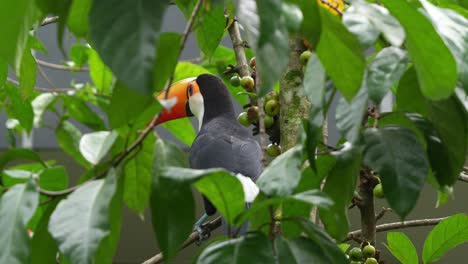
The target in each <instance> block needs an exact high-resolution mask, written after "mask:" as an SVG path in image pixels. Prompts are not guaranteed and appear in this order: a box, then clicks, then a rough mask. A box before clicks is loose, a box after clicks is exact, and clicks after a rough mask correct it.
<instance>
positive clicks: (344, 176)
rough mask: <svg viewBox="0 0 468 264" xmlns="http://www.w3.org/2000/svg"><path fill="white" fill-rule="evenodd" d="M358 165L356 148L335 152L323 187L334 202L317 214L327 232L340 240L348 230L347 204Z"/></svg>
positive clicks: (359, 156) (359, 162) (355, 181)
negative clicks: (334, 160)
mask: <svg viewBox="0 0 468 264" xmlns="http://www.w3.org/2000/svg"><path fill="white" fill-rule="evenodd" d="M360 167H361V155H360V153H359V152H358V151H357V150H356V149H354V148H351V149H345V150H343V151H341V152H339V153H337V156H336V163H335V166H334V167H333V169H332V170H331V171H330V173H329V175H328V177H327V181H326V182H325V186H324V187H323V192H324V193H325V194H326V195H328V196H329V197H330V198H331V199H332V201H333V202H334V204H333V205H332V206H331V208H330V209H320V210H319V215H320V219H321V220H322V222H323V224H324V226H325V229H326V230H327V232H328V233H329V234H330V235H331V236H332V237H333V238H335V239H336V240H342V239H343V238H344V237H345V236H346V234H347V233H348V230H349V221H348V214H347V211H348V204H349V203H350V201H351V199H352V198H353V195H354V190H355V188H356V183H357V179H358V176H359V169H360Z"/></svg>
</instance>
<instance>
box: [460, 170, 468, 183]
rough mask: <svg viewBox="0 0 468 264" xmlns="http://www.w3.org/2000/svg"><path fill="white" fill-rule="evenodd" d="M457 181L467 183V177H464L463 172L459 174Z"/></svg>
mask: <svg viewBox="0 0 468 264" xmlns="http://www.w3.org/2000/svg"><path fill="white" fill-rule="evenodd" d="M458 180H460V181H462V182H468V175H465V174H464V173H463V172H462V173H460V176H458Z"/></svg>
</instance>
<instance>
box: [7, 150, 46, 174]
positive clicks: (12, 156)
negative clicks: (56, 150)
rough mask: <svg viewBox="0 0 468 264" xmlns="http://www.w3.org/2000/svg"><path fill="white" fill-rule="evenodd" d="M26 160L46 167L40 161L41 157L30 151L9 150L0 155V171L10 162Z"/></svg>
mask: <svg viewBox="0 0 468 264" xmlns="http://www.w3.org/2000/svg"><path fill="white" fill-rule="evenodd" d="M18 159H26V160H32V161H37V162H39V163H40V164H41V165H42V166H43V167H48V165H47V164H46V163H45V162H44V161H43V160H42V158H41V156H39V154H37V153H36V152H34V151H33V150H30V149H10V150H7V151H5V152H3V153H2V154H1V155H0V169H3V167H4V166H5V165H6V164H8V163H9V162H11V161H14V160H18Z"/></svg>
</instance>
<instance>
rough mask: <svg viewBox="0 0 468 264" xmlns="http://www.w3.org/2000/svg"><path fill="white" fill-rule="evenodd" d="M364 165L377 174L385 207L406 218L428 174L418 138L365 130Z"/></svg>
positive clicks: (405, 132)
mask: <svg viewBox="0 0 468 264" xmlns="http://www.w3.org/2000/svg"><path fill="white" fill-rule="evenodd" d="M364 163H365V164H366V165H368V166H369V167H371V168H372V169H373V170H374V171H376V172H378V173H379V175H380V178H381V180H382V187H383V190H384V193H385V197H386V198H387V201H388V203H389V204H390V206H391V207H392V209H393V210H395V212H396V213H397V214H398V215H399V216H400V217H401V218H405V217H406V216H407V215H408V213H409V212H410V211H411V210H412V209H413V207H414V206H415V204H416V201H417V199H418V197H419V193H420V191H421V189H422V187H423V185H424V181H425V179H426V177H427V175H428V173H429V164H428V161H427V158H426V153H425V151H424V148H423V147H422V146H421V144H420V143H419V142H418V139H417V137H416V136H415V135H414V134H413V133H412V132H411V130H408V129H406V128H403V127H397V126H393V127H391V126H389V127H384V128H381V129H378V130H377V129H368V130H367V131H366V132H365V134H364Z"/></svg>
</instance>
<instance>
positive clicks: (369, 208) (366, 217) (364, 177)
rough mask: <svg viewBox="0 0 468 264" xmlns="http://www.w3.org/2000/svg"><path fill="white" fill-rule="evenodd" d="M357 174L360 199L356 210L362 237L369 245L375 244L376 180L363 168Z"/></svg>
mask: <svg viewBox="0 0 468 264" xmlns="http://www.w3.org/2000/svg"><path fill="white" fill-rule="evenodd" d="M359 174H360V175H359V179H360V181H359V183H360V184H359V195H360V197H361V199H360V201H359V204H358V208H359V211H360V213H361V229H362V236H363V237H364V239H365V240H367V241H369V242H370V243H371V244H375V233H376V230H375V225H376V217H375V209H374V195H373V189H374V186H375V185H377V184H378V180H377V179H376V178H375V177H374V176H373V175H372V173H371V172H370V171H369V170H368V169H365V168H362V169H361V171H360V173H359Z"/></svg>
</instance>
